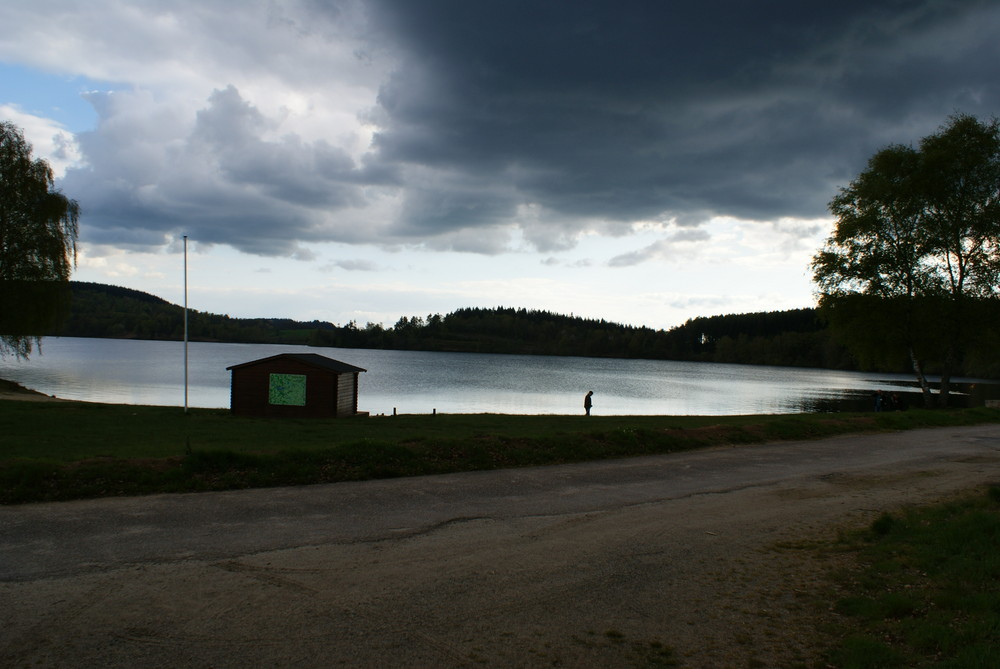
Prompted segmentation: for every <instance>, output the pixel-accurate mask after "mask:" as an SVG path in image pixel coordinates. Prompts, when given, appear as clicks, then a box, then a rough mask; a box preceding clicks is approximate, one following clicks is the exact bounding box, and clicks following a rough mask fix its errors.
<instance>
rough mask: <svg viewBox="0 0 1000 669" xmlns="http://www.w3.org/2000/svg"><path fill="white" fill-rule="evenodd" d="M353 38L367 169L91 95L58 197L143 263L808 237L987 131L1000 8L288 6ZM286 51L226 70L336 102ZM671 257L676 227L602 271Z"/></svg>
mask: <svg viewBox="0 0 1000 669" xmlns="http://www.w3.org/2000/svg"><path fill="white" fill-rule="evenodd" d="M330 7H336V11H333V10H331V9H330ZM358 7H361V8H362V10H363V11H357V8H358ZM206 11H209V10H206ZM346 16H349V17H350V18H351V21H358V23H357V25H358V26H361V27H359V28H357V29H356V30H355V32H356V35H355V37H356V38H357V39H358V40H360V42H359V43H361V42H363V44H364V48H360V49H359V50H358V51H357V61H358V62H359V63H362V64H363V65H364V67H368V65H367V64H368V63H369V62H370V63H376V64H379V63H381V64H383V65H384V63H385V62H386V61H388V62H390V63H391V64H392V67H388V68H384V69H383V70H379V73H380V75H379V76H380V77H381V79H380V84H381V86H380V87H379V88H378V96H377V100H373V101H372V105H371V108H370V110H368V111H367V112H366V113H364V115H363V118H361V119H359V122H364V123H367V124H369V125H372V126H375V128H376V131H375V134H374V138H373V141H372V145H371V146H370V147H368V148H367V150H362V151H360V152H359V151H357V150H355V151H353V152H349V151H348V150H347V149H345V148H342V147H343V146H344V143H343V142H342V141H341V138H340V137H339V136H338V135H337V133H333V132H331V133H330V136H328V137H325V138H323V139H316V136H317V135H316V133H313V134H312V135H311V139H305V138H304V135H301V134H296V133H295V132H293V131H290V130H286V129H284V127H285V126H284V125H283V119H282V118H280V117H279V116H276V115H274V114H273V112H272V115H271V116H270V117H269V116H268V115H267V114H265V113H264V112H262V111H261V110H260V108H261V104H260V101H259V100H258V99H254V98H252V97H251V92H250V91H249V90H244V89H243V88H242V87H236V86H234V85H229V82H227V81H219V82H218V83H217V84H216V88H217V90H215V92H214V93H212V94H211V96H210V97H209V98H208V99H207V100H205V102H204V104H203V105H202V106H201V109H200V110H199V111H197V113H196V115H194V116H193V117H192V113H191V111H190V109H187V110H178V109H173V108H171V107H169V106H168V105H162V104H158V102H157V100H155V99H153V96H152V95H144V94H143V93H141V91H125V92H123V93H118V94H114V95H93V96H91V98H90V99H91V102H92V103H93V104H94V107H95V109H97V111H98V114H99V117H100V121H99V125H98V127H97V128H96V129H95V130H94V131H93V132H90V133H85V134H83V135H81V136H80V137H79V140H80V145H81V151H82V153H83V155H84V156H85V158H86V161H87V163H88V167H87V168H85V169H78V170H71V171H70V172H69V173H68V174H67V176H66V178H65V180H64V184H63V186H64V189H65V191H66V192H67V193H70V194H72V195H73V196H75V197H78V198H79V199H80V200H81V203H82V204H83V205H84V214H85V217H86V223H87V225H86V226H85V236H86V237H87V240H88V241H95V242H109V243H111V242H113V243H115V244H117V245H135V246H157V245H161V244H163V243H164V240H165V239H168V238H170V237H171V236H176V235H177V234H179V233H181V232H187V233H188V234H190V235H192V237H197V238H198V239H199V240H200V241H201V242H203V243H218V244H230V245H232V246H234V247H236V248H238V249H240V250H243V251H246V252H250V253H258V254H263V255H298V256H299V257H308V251H307V250H305V249H306V247H307V246H308V244H309V243H311V242H316V241H342V242H364V243H380V244H386V245H400V244H423V245H426V246H427V247H428V248H451V249H460V250H468V251H474V252H478V253H497V252H500V251H502V250H503V249H505V248H508V247H509V246H510V244H511V240H512V239H516V238H517V236H516V235H515V234H514V231H515V230H516V229H517V228H520V233H521V234H520V239H522V240H524V241H525V242H527V243H529V244H532V245H534V246H535V247H536V248H537V249H539V250H542V251H557V250H562V249H566V248H568V247H570V246H572V245H573V244H574V242H575V239H576V237H577V235H579V234H580V233H581V232H583V231H585V230H593V231H598V232H600V233H601V234H619V235H620V234H625V233H627V231H628V229H629V225H630V224H633V223H635V222H637V221H664V222H666V221H672V223H673V224H674V225H676V226H679V228H685V227H687V228H697V227H698V226H699V225H700V224H701V223H703V222H704V221H705V220H707V219H709V218H710V217H712V216H716V215H727V216H733V217H738V218H743V219H753V220H760V221H774V220H776V219H777V218H782V217H784V218H815V217H821V216H824V215H826V204H827V202H828V201H829V200H830V198H831V197H832V196H833V195H834V194H835V193H836V189H837V187H838V186H841V185H843V184H845V183H846V182H847V180H849V179H850V178H851V177H852V176H853V175H854V174H856V173H857V172H858V170H859V169H861V167H862V166H863V164H864V161H865V160H866V159H867V158H868V156H870V155H871V154H872V153H873V152H874V151H876V150H877V149H878V148H880V147H881V146H883V145H885V144H887V143H890V142H913V141H916V140H918V139H919V138H920V137H921V136H923V135H926V134H928V133H929V132H932V131H933V130H934V129H935V128H936V127H937V126H938V125H940V124H941V123H943V122H944V121H945V119H946V117H947V116H948V115H949V114H951V113H954V112H956V111H962V112H967V113H972V114H976V115H979V116H982V117H988V116H992V115H993V114H995V113H996V111H997V109H998V107H1000V104H998V103H1000V96H998V86H1000V77H998V74H1000V72H998V69H1000V68H998V65H997V64H998V63H1000V46H998V44H1000V40H997V39H996V35H997V34H1000V6H998V5H997V4H996V3H995V2H992V1H987V0H949V1H947V2H945V1H943V0H923V1H914V2H903V1H902V0H864V1H860V0H856V1H845V2H838V3H805V2H801V1H792V0H782V1H768V0H760V1H758V2H746V1H745V0H717V1H714V2H702V3H692V2H688V3H680V2H658V1H653V0H648V1H640V0H615V1H614V2H611V1H610V0H575V1H574V2H568V3H561V2H538V1H537V0H530V1H529V0H482V1H477V2H470V1H468V0H421V1H420V2H413V1H412V0H367V1H366V0H361V1H360V2H358V3H352V2H347V1H346V0H345V1H344V2H340V3H337V4H336V5H329V4H328V3H312V2H304V3H302V4H299V5H295V4H290V5H288V6H287V7H285V8H284V9H283V10H282V12H281V13H280V16H279V17H278V18H280V19H281V21H280V22H278V21H277V20H276V19H275V21H276V23H275V25H277V24H278V23H280V26H279V27H281V26H287V25H291V26H294V28H295V30H296V31H298V32H296V36H298V35H301V36H302V40H305V39H306V38H307V37H308V38H309V39H313V40H315V39H320V38H317V37H316V36H317V35H319V36H324V35H327V34H329V35H331V36H330V37H328V38H327V37H322V39H326V40H327V41H328V44H329V45H330V48H331V49H333V48H334V47H335V46H338V45H340V43H341V42H342V41H343V39H344V38H343V34H342V32H337V30H334V28H335V27H337V26H338V25H341V23H343V22H344V21H345V20H346V19H345V18H344V17H346ZM361 16H363V17H364V22H361V19H360V18H359V17H361ZM217 18H218V17H217V16H216V19H217ZM272 18H273V17H272ZM214 21H215V19H213V21H206V23H205V25H207V26H215V25H217V23H215V22H214ZM338 22H340V23H338ZM251 23H253V22H252V21H248V20H246V18H245V17H244V20H243V22H242V24H241V25H244V26H247V25H250V24H251ZM352 25H353V24H352ZM209 37H210V38H211V40H213V41H214V40H217V38H218V36H217V34H216V32H212V34H211V35H208V34H206V35H203V36H202V37H201V38H204V39H206V40H208V39H209ZM194 39H195V37H194V36H192V40H194ZM199 39H200V38H199ZM240 39H241V37H240V34H239V33H236V32H234V33H233V34H227V35H225V36H223V37H222V40H223V41H229V40H231V41H233V42H234V43H236V42H239V41H240ZM248 39H249V38H248ZM297 40H298V37H296V40H295V41H291V42H288V43H281V44H280V46H281V48H282V49H288V51H287V52H286V51H283V50H281V49H275V50H274V53H272V52H271V51H268V50H267V48H268V47H267V45H264V46H261V47H259V48H257V47H256V45H254V49H256V51H254V49H251V45H249V44H243V45H242V48H240V49H237V48H235V47H234V48H232V49H230V48H223V47H224V46H225V45H220V46H219V47H218V50H219V51H220V52H223V53H230V52H233V53H240V54H244V53H256V54H257V58H256V60H254V59H249V58H247V59H241V62H243V61H244V60H245V61H246V63H247V65H246V68H247V69H248V70H251V71H252V70H253V68H255V67H259V68H261V69H260V72H258V73H256V75H253V74H252V75H251V76H250V77H249V78H250V79H253V77H254V76H257V77H258V78H259V79H260V80H261V81H265V80H267V79H268V78H269V77H271V78H274V79H278V80H281V81H283V82H285V84H286V85H287V86H290V87H292V88H294V87H295V86H300V87H301V90H302V91H304V93H303V96H305V97H308V93H309V91H310V90H312V91H316V90H321V89H322V88H323V86H324V83H327V82H329V83H330V84H332V82H334V81H338V82H339V81H340V80H339V79H338V76H339V75H338V72H339V71H340V70H339V69H337V68H331V69H330V70H329V71H324V69H323V68H322V66H321V59H319V58H318V57H317V55H316V54H317V53H320V52H321V50H319V49H317V48H316V42H315V41H311V42H308V44H309V45H310V46H309V47H308V49H305V47H304V50H303V51H302V52H301V54H300V55H301V57H302V58H304V59H307V60H308V63H309V64H308V67H303V68H296V67H294V61H295V59H296V57H297V56H296V54H297V52H296V51H295V50H294V44H297V43H298V41H297ZM341 51H342V49H341ZM338 53H339V52H338ZM192 66H193V64H192ZM364 67H360V68H359V69H357V70H351V73H350V75H347V74H345V75H343V76H344V77H345V78H350V79H351V81H350V84H351V86H353V87H354V88H347V89H344V90H345V91H356V90H358V89H360V88H362V87H363V86H362V84H363V83H364V82H363V81H362V80H363V74H364V72H365V71H367V70H364ZM372 67H376V66H375V65H373V66H372ZM341 69H342V68H341ZM373 71H374V70H373ZM290 72H294V73H295V74H294V77H291V75H290V74H289V73H290ZM359 73H360V74H359ZM382 73H385V74H384V76H383V74H382ZM243 74H244V75H245V74H246V73H243ZM243 80H247V77H246V76H244V79H243ZM260 90H267V87H266V85H265V84H261V86H260V88H259V90H258V91H257V92H256V94H257V95H262V93H261V92H260ZM338 90H339V89H338ZM345 94H347V93H345ZM352 94H353V93H352ZM324 99H325V98H324ZM387 203H389V204H387ZM390 205H391V206H390ZM790 234H791V235H792V236H794V234H795V233H794V231H792V232H790ZM803 234H804V233H803ZM671 235H673V236H671ZM684 241H685V238H684V237H683V236H682V235H679V234H677V233H676V230H674V229H672V232H671V233H670V235H666V234H665V238H664V240H663V242H661V243H659V244H656V245H653V246H650V247H647V248H646V249H642V250H640V251H636V252H635V253H632V254H626V255H623V256H619V257H617V258H615V259H614V260H613V261H612V264H614V265H628V264H634V263H636V262H641V261H643V260H644V259H647V258H650V257H669V256H670V255H671V251H670V248H668V247H669V245H670V244H681V243H683V242H684Z"/></svg>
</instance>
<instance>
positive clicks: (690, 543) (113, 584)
mask: <svg viewBox="0 0 1000 669" xmlns="http://www.w3.org/2000/svg"><path fill="white" fill-rule="evenodd" d="M991 482H1000V425H983V426H975V427H962V428H941V429H932V430H916V431H908V432H899V433H891V434H879V435H864V436H851V437H838V438H833V439H826V440H821V441H809V442H785V443H772V444H765V445H755V446H742V447H724V448H713V449H709V450H703V451H695V452H688V453H680V454H672V455H663V456H652V457H642V458H632V459H625V460H614V461H605V462H594V463H583V464H576V465H564V466H554V467H540V468H529V469H517V470H503V471H494V472H477V473H466V474H453V475H444V476H429V477H419V478H410V479H394V480H385V481H370V482H358V483H342V484H331V485H317V486H306V487H298V488H276V489H263V490H246V491H234V492H225V493H205V494H186V495H156V496H149V497H141V498H124V499H101V500H90V501H77V502H68V503H52V504H31V505H23V506H9V507H3V508H0V596H2V598H3V599H5V600H6V601H7V602H8V604H9V606H8V607H6V613H0V622H2V623H3V628H4V629H5V630H6V632H5V633H4V640H2V641H0V663H6V662H10V661H12V660H17V661H18V662H20V661H22V660H23V661H24V662H25V663H26V664H32V665H33V666H34V665H35V664H36V663H37V664H40V665H42V666H45V665H60V664H63V663H68V664H73V665H76V666H130V665H131V666H136V665H137V664H138V665H142V666H171V665H173V666H177V665H178V663H180V664H184V665H188V666H291V665H293V664H302V663H306V664H313V665H314V666H333V665H335V664H353V665H360V666H543V665H545V666H550V665H551V664H553V663H556V664H559V663H561V664H563V665H564V666H602V664H603V663H606V662H608V661H611V662H616V661H618V660H622V657H623V656H621V653H626V654H628V653H631V654H633V655H634V654H635V653H639V654H640V655H642V653H647V654H648V653H649V652H651V651H649V648H651V647H653V648H655V647H659V646H658V644H659V642H656V643H652V642H650V643H649V644H646V641H648V640H649V639H651V638H653V636H651V635H653V634H654V632H655V633H656V637H655V638H656V639H660V638H661V636H660V635H665V636H666V637H668V638H666V639H663V642H664V643H665V644H669V645H673V646H678V647H679V648H680V651H679V652H680V653H681V655H682V656H683V657H684V658H686V662H687V663H688V664H690V665H691V666H711V665H712V663H714V662H724V661H726V659H725V658H731V657H732V653H735V652H739V648H736V649H735V650H734V648H733V646H736V645H738V644H737V643H736V642H735V641H733V640H732V639H730V640H729V641H727V640H726V635H727V633H728V632H727V631H726V630H728V629H731V628H733V626H734V625H735V624H736V623H734V622H733V621H734V620H736V619H735V618H733V617H732V616H742V617H740V618H739V620H743V621H744V622H743V623H740V624H747V625H749V624H751V623H750V622H747V621H746V620H745V617H746V615H748V614H746V612H745V611H744V612H743V613H740V612H739V611H736V610H735V609H734V610H732V611H730V610H729V609H730V608H732V607H730V606H729V605H726V606H723V605H721V604H720V605H719V606H717V607H715V608H711V607H709V608H706V606H705V604H704V599H705V598H706V597H710V596H718V593H716V595H710V594H707V593H710V592H712V590H713V588H717V589H722V590H725V591H726V592H727V593H728V594H726V595H725V596H727V597H730V598H732V597H739V598H741V601H747V600H748V598H751V597H757V596H758V595H759V596H761V597H763V596H764V595H763V594H760V593H758V591H757V590H753V592H754V593H758V594H751V593H750V591H745V588H746V587H756V586H753V584H749V585H745V587H744V586H740V587H744V591H740V590H739V588H735V589H734V588H733V587H732V586H733V584H732V583H729V582H728V581H726V579H729V578H731V577H732V575H733V574H734V573H736V572H740V570H743V571H746V570H750V572H752V573H754V574H758V576H754V577H753V578H758V580H759V581H760V585H761V587H763V585H762V584H763V583H764V581H766V580H767V578H765V576H766V574H767V571H766V569H765V567H763V566H761V565H756V564H747V563H746V562H740V565H734V564H730V563H729V562H728V561H729V560H730V559H731V556H732V554H735V553H740V554H742V555H748V554H754V553H755V552H759V551H760V550H762V549H761V547H762V546H765V545H768V544H769V543H773V542H774V541H776V540H778V539H781V538H788V536H789V533H792V535H796V533H797V534H799V535H801V534H802V533H809V532H815V531H817V528H823V527H827V526H828V525H829V524H830V523H831V522H840V521H843V520H844V519H846V518H849V517H852V515H853V516H858V514H861V515H864V514H866V513H867V514H871V513H875V512H878V511H879V509H880V508H881V507H880V505H882V504H892V505H895V504H899V503H907V502H911V501H916V502H919V501H925V500H927V499H930V498H934V497H935V496H940V495H946V494H950V493H952V492H954V491H955V490H958V489H962V488H966V487H971V486H975V485H982V484H986V483H991ZM664 528H669V531H668V530H667V529H664ZM651 556H655V557H651ZM766 559H775V560H777V562H780V561H781V559H783V558H781V557H780V556H779V557H777V558H775V557H774V556H770V557H767V558H766ZM705 560H711V561H712V562H710V563H707V564H706V562H704V561H705ZM751 562H752V560H751ZM777 562H776V563H777ZM723 565H726V566H723ZM758 569H763V571H760V572H759V573H758V571H755V570H758ZM789 569H791V570H792V571H794V567H792V566H790V567H789ZM706 573H714V574H716V577H715V578H714V579H713V578H707V577H703V576H704V574H706ZM740 573H743V572H740ZM748 573H749V572H748ZM789 573H791V572H789ZM344 574H352V575H353V576H352V577H351V578H350V579H348V581H347V582H345V581H344V580H342V579H343V577H344ZM237 575H242V576H240V579H239V580H233V579H234V578H235V577H236V576H237ZM247 575H249V576H250V577H252V578H251V579H250V580H247V579H248V576H247ZM640 575H641V577H640ZM744 576H745V574H744ZM491 579H493V580H491ZM496 579H499V582H497V581H496ZM458 584H461V587H459V585H458ZM250 586H252V590H248V589H247V588H248V587H250ZM268 588H273V589H274V593H275V594H274V595H273V596H267V597H265V596H264V595H263V594H261V593H263V592H264V591H265V590H267V589H268ZM484 588H485V590H484ZM651 588H653V589H655V590H656V591H658V592H660V593H661V594H663V593H672V595H671V597H672V600H673V604H672V605H671V607H670V610H671V612H670V613H665V612H664V611H663V610H662V607H663V606H664V601H665V600H664V599H663V598H662V597H653V596H652V594H651V592H652V591H651V590H650V589H651ZM771 590H772V591H773V588H772V589H771ZM279 592H280V593H281V596H280V597H279V596H277V594H278V593H279ZM739 592H743V594H739ZM282 598H285V599H282ZM647 600H648V601H647ZM143 602H145V605H141V603H143ZM178 602H186V603H178ZM209 602H211V605H209ZM222 602H225V605H223V604H222ZM305 602H309V604H308V606H306V605H305V604H304V603H305ZM318 602H321V603H322V606H320V607H319V608H321V609H322V610H323V611H324V613H323V614H322V615H321V616H319V617H317V614H316V611H315V608H316V607H317V606H319V604H318ZM553 602H561V604H560V605H558V606H556V605H554V604H553ZM643 602H645V603H643ZM785 605H787V607H790V608H789V609H788V610H789V611H791V610H795V606H796V604H795V603H794V602H786V603H785V604H783V606H785ZM178 607H179V608H178ZM213 607H215V608H213ZM4 608H5V607H0V609H4ZM494 608H495V611H493V612H492V613H490V611H492V610H493V609H494ZM84 611H85V613H83V612H84ZM706 611H710V613H706ZM334 612H335V613H336V615H335V614H334ZM473 612H475V614H473ZM685 616H688V617H689V618H690V620H698V621H699V623H698V625H694V624H693V623H691V622H690V620H689V622H688V623H687V626H686V627H682V626H680V622H679V621H680V620H683V619H685ZM480 618H481V619H482V620H486V621H488V622H481V623H474V622H473V621H474V620H477V619H480ZM318 620H319V621H321V622H317V621H318ZM388 620H392V621H393V622H392V623H391V624H390V623H389V622H387V621H388ZM611 620H614V621H616V622H614V626H615V628H616V630H618V629H621V630H625V631H624V632H615V634H623V635H626V636H627V638H635V639H638V640H640V641H641V643H640V641H636V642H635V643H631V645H630V644H626V643H619V644H617V645H616V644H612V643H610V642H607V640H606V639H605V638H604V637H602V636H601V634H602V632H601V629H602V626H607V625H610V624H611V623H610V622H601V621H611ZM711 620H715V621H716V622H715V623H711ZM153 621H156V622H155V623H154V622H153ZM165 621H166V622H165ZM169 621H173V622H169ZM223 621H224V622H223ZM279 621H280V624H279ZM706 621H707V622H706ZM703 624H704V625H706V626H707V627H704V628H702V627H701V625H703ZM712 624H716V625H718V626H719V628H718V630H717V631H716V632H714V633H712V638H713V639H715V642H716V646H712V645H711V644H709V646H705V643H704V635H705V634H708V633H709V632H707V631H706V630H711V629H712ZM755 624H756V623H755ZM164 626H165V627H164ZM192 626H193V627H194V628H197V629H198V630H200V631H199V633H198V634H194V633H193V632H191V629H192ZM317 626H318V627H317ZM783 626H786V627H787V621H786V623H784V624H783ZM696 627H697V628H698V629H699V631H698V632H695V631H693V630H694V629H695V628H696ZM307 628H308V629H309V630H310V632H309V634H308V635H306V636H304V637H303V636H300V634H304V632H303V630H305V629H307ZM262 629H268V630H270V631H269V632H268V633H266V634H265V633H263V632H262V631H261V630H262ZM206 630H208V631H206ZM211 630H215V631H211ZM276 630H284V631H283V632H278V631H276ZM429 630H433V632H431V631H429ZM595 630H596V631H595ZM351 634H355V635H359V636H357V638H355V639H354V641H351V642H347V641H345V639H347V638H351ZM608 634H610V632H608ZM345 635H346V636H345ZM588 635H591V637H593V638H591V637H588ZM594 635H596V637H595V636H594ZM265 637H266V640H262V639H264V638H265ZM456 637H457V638H456ZM390 639H392V640H393V641H391V642H390ZM400 639H404V640H405V643H400ZM595 639H596V640H595ZM803 644H804V645H803V648H805V647H807V646H808V643H807V642H806V641H803ZM778 645H781V644H776V647H777V646H778ZM640 646H642V648H644V649H645V650H642V651H639V650H637V648H639V647H640ZM751 646H753V644H751ZM793 646H794V644H793V645H789V644H787V643H785V644H783V645H781V647H782V648H783V649H784V650H774V649H770V646H769V645H768V644H767V643H765V642H764V641H761V642H760V644H758V645H757V646H754V648H756V650H754V651H753V652H755V653H757V657H765V658H767V657H771V658H772V659H773V658H774V657H778V656H774V655H768V653H780V652H790V651H789V650H788V649H789V648H793ZM769 649H770V650H769ZM743 650H744V651H746V647H744V648H743ZM747 652H749V651H747ZM796 652H801V653H805V652H807V650H800V651H796ZM615 653H618V654H619V655H615ZM629 657H630V658H631V657H632V656H631V655H629ZM615 658H617V660H616V659H615ZM743 659H745V658H741V661H743ZM634 660H635V658H632V659H629V660H628V661H630V662H631V661H634ZM605 666H606V665H605Z"/></svg>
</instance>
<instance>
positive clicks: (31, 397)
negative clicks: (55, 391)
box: [0, 379, 69, 402]
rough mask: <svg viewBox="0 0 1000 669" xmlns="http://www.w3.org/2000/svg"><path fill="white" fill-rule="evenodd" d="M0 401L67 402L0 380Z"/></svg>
mask: <svg viewBox="0 0 1000 669" xmlns="http://www.w3.org/2000/svg"><path fill="white" fill-rule="evenodd" d="M0 400H21V401H22V402H67V401H69V400H63V399H60V398H58V397H55V396H54V395H46V394H44V393H40V392H38V391H37V390H29V389H28V388H25V387H24V386H22V385H20V384H17V383H14V382H13V381H7V380H5V379H0Z"/></svg>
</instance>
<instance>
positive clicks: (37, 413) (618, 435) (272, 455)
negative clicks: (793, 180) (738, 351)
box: [0, 401, 1000, 504]
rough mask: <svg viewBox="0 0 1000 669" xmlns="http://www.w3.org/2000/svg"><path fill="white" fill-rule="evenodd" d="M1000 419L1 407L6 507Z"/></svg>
mask: <svg viewBox="0 0 1000 669" xmlns="http://www.w3.org/2000/svg"><path fill="white" fill-rule="evenodd" d="M998 421H1000V410H996V409H964V410H953V411H907V412H899V413H880V414H875V413H868V414H816V415H785V416H726V417H719V416H607V417H598V416H594V417H589V418H588V417H584V416H514V415H499V414H475V415H466V414H462V415H457V414H456V415H445V414H438V415H400V416H378V417H368V418H351V419H338V420H264V419H251V418H237V417H234V416H232V415H230V414H229V412H228V411H224V410H205V409H195V410H191V411H190V412H189V413H187V414H185V413H184V412H183V411H181V410H180V409H178V408H174V407H149V406H129V405H109V404H90V403H81V402H66V403H55V402H21V401H0V435H3V436H2V437H0V503H4V504H14V503H23V502H34V501H53V500H67V499H77V498H83V497H101V496H114V495H136V494H148V493H156V492H187V491H204V490H224V489H233V488H248V487H265V486H277V485H301V484H309V483H323V482H334V481H349V480H363V479H371V478H387V477H397V476H416V475H423V474H439V473H448V472H458V471H470V470H482V469H495V468H501V467H521V466H528V465H545V464H558V463H566V462H578V461H585V460H595V459H602V458H615V457H628V456H635V455H648V454H654V453H669V452H674V451H680V450H687V449H693V448H701V447H706V446H714V445H722V444H747V443H759V442H765V441H773V440H784V439H812V438H818V437H824V436H832V435H836V434H845V433H852V432H865V431H878V430H895V429H910V428H917V427H928V426H939V425H956V424H972V423H981V422H998Z"/></svg>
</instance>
